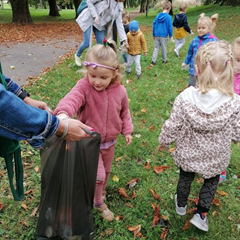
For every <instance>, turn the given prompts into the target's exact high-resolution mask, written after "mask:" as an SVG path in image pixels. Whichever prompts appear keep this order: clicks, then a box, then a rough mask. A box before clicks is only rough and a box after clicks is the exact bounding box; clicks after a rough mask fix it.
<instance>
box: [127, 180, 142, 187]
mask: <svg viewBox="0 0 240 240" xmlns="http://www.w3.org/2000/svg"><path fill="white" fill-rule="evenodd" d="M134 182H139V178H134V179H132V180H131V181H130V182H128V183H127V184H126V186H127V185H129V184H131V183H134Z"/></svg>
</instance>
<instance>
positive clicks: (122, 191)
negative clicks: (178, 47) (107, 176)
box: [118, 188, 131, 199]
mask: <svg viewBox="0 0 240 240" xmlns="http://www.w3.org/2000/svg"><path fill="white" fill-rule="evenodd" d="M118 193H119V194H120V195H122V196H123V197H125V198H128V199H131V198H130V197H129V196H128V195H127V193H126V190H125V189H124V188H118Z"/></svg>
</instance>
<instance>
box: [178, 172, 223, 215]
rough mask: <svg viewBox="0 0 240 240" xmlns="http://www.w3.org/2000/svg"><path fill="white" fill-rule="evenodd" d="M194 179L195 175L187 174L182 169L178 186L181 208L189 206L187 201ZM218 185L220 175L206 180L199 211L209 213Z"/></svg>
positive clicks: (200, 194)
mask: <svg viewBox="0 0 240 240" xmlns="http://www.w3.org/2000/svg"><path fill="white" fill-rule="evenodd" d="M194 177H195V173H193V172H185V171H183V170H182V169H181V168H180V174H179V180H178V185H177V200H178V206H179V207H184V206H186V205H187V200H188V196H189V193H190V188H191V184H192V182H193V180H194ZM218 183H219V175H217V176H215V177H212V178H208V179H204V183H203V185H202V188H201V190H200V193H199V202H198V206H197V210H198V211H200V212H208V211H209V209H210V207H211V203H212V201H213V199H214V196H215V193H216V190H217V186H218Z"/></svg>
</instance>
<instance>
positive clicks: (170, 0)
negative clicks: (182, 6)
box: [169, 0, 173, 16]
mask: <svg viewBox="0 0 240 240" xmlns="http://www.w3.org/2000/svg"><path fill="white" fill-rule="evenodd" d="M169 2H171V4H173V3H172V0H169ZM172 9H173V6H172V7H171V9H170V12H169V15H171V16H172V15H173V11H172Z"/></svg>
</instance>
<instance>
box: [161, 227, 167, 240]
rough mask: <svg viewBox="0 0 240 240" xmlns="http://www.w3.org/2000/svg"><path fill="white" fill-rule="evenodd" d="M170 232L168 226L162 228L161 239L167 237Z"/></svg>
mask: <svg viewBox="0 0 240 240" xmlns="http://www.w3.org/2000/svg"><path fill="white" fill-rule="evenodd" d="M167 234H168V228H162V231H161V236H160V239H166V237H167Z"/></svg>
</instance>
